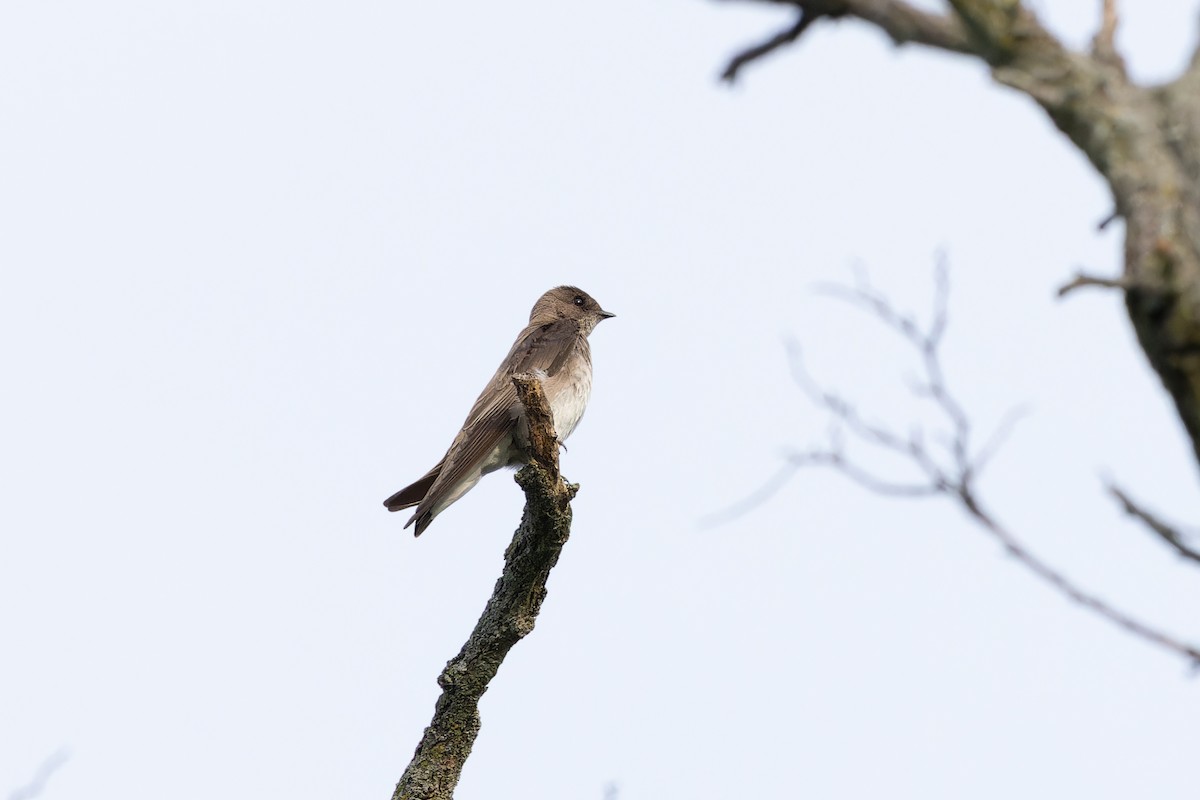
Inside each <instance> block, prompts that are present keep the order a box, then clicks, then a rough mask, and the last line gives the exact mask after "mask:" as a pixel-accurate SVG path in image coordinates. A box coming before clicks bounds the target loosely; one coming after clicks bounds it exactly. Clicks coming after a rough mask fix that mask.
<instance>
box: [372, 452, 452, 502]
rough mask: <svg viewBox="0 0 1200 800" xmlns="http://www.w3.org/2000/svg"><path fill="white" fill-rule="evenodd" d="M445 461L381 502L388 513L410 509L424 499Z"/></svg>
mask: <svg viewBox="0 0 1200 800" xmlns="http://www.w3.org/2000/svg"><path fill="white" fill-rule="evenodd" d="M445 462H446V459H444V458H443V459H442V460H441V461H439V462H438V463H437V466H435V467H434V468H433V469H431V470H429V472H426V473H425V475H424V476H422V477H421V478H420V479H419V480H416V481H414V482H412V483H410V484H409V485H408V486H405V487H404V488H403V489H401V490H400V491H398V492H396V493H395V494H394V495H392V496H391V497H389V498H388V499H387V500H384V501H383V504H384V505H385V506H387V510H388V511H399V510H400V509H402V508H410V507H411V506H415V505H416V504H417V503H419V502H421V501H422V500H424V499H425V495H426V494H428V493H429V487H431V486H433V482H434V481H436V480H437V476H438V473H439V472H441V471H442V465H443V464H444V463H445Z"/></svg>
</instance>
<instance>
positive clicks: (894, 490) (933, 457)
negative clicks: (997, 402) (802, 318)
mask: <svg viewBox="0 0 1200 800" xmlns="http://www.w3.org/2000/svg"><path fill="white" fill-rule="evenodd" d="M937 276H938V278H937V291H936V302H935V308H934V314H933V319H932V321H931V322H930V323H929V325H928V326H927V327H922V326H921V325H920V323H919V322H918V321H917V320H916V319H915V318H913V317H912V316H908V315H905V314H902V313H900V312H899V311H897V310H896V309H895V308H894V307H893V306H892V305H891V304H890V303H889V302H888V301H887V299H886V298H885V297H883V296H882V295H881V294H879V293H878V292H877V291H875V290H874V289H872V288H871V287H870V286H869V285H867V284H866V283H865V282H864V281H860V282H859V284H858V285H857V286H855V287H853V288H842V289H841V290H839V291H836V292H830V291H829V290H826V291H827V293H833V294H835V295H836V296H838V297H841V298H842V299H845V300H847V301H849V302H850V303H851V304H853V305H856V306H858V307H860V308H863V309H865V310H867V311H868V313H870V314H872V315H873V316H875V317H876V318H877V319H879V320H881V321H882V322H884V324H886V325H887V326H888V327H889V328H891V329H892V330H893V331H895V332H896V333H897V334H899V335H900V336H901V337H902V338H903V339H904V340H905V341H906V342H908V343H909V344H910V345H911V346H912V347H913V349H914V350H915V351H916V352H917V353H918V355H919V357H920V360H921V364H922V369H923V372H924V375H923V378H922V381H921V382H920V383H919V384H918V385H917V386H915V387H913V391H914V393H915V394H916V395H917V397H919V398H922V399H925V400H928V401H930V402H931V403H932V404H933V405H934V407H935V408H936V409H937V410H938V412H939V413H940V415H941V416H942V418H943V419H944V421H945V423H946V428H947V431H946V439H947V442H948V443H947V445H946V448H945V452H944V453H943V452H942V451H940V450H932V449H930V448H928V447H926V445H925V441H924V437H923V436H920V435H918V434H915V433H914V434H911V435H909V436H907V437H906V436H902V435H900V434H898V433H896V432H895V431H893V430H891V429H889V428H887V427H885V426H882V425H878V424H871V423H866V422H864V421H863V418H862V416H861V415H860V414H859V412H858V411H857V410H856V409H855V408H854V407H853V406H852V405H851V404H850V403H848V402H847V401H845V400H844V399H842V398H841V397H840V396H838V395H836V394H834V393H832V392H828V391H826V390H824V389H821V388H820V387H819V386H818V385H817V383H816V382H815V381H814V380H813V379H812V378H811V377H810V376H809V375H808V374H807V373H806V372H804V370H803V367H802V366H801V365H799V362H798V360H797V358H796V356H795V351H793V358H792V368H793V371H794V372H795V373H796V374H797V376H798V377H797V382H798V383H799V385H800V387H801V389H802V390H803V391H804V393H805V394H806V395H807V396H808V397H809V398H810V399H811V400H812V402H813V403H814V404H816V405H817V406H818V407H820V408H822V409H823V410H824V411H825V412H827V413H828V414H829V415H830V416H831V417H832V418H833V420H834V421H835V422H836V423H837V424H838V426H839V428H838V430H841V429H843V428H844V429H845V430H846V431H848V432H849V433H850V434H851V435H852V436H854V437H855V438H856V439H857V440H858V441H859V442H860V443H862V444H865V445H867V446H868V447H873V448H876V449H877V450H882V451H885V452H889V453H892V454H893V455H898V456H900V457H901V458H902V459H904V460H906V461H907V462H908V463H909V465H910V466H911V467H912V468H913V471H914V472H915V473H916V475H917V477H916V478H915V479H912V478H910V479H908V480H906V481H896V480H893V479H890V478H883V477H880V476H878V475H876V474H875V473H873V472H871V471H870V470H868V469H866V468H864V467H861V466H859V465H857V464H855V463H854V462H852V461H851V460H849V459H848V458H846V456H845V454H844V450H843V447H842V443H841V439H840V437H838V436H835V437H834V439H833V441H832V443H831V444H830V445H829V446H828V447H825V448H818V449H814V450H810V451H807V452H804V453H800V454H799V455H797V456H793V457H792V458H790V459H789V465H790V466H791V467H793V468H800V467H807V466H822V467H830V468H832V469H834V470H836V471H838V472H840V473H842V474H843V475H845V476H846V477H847V478H849V479H850V480H851V481H853V482H854V483H856V484H858V485H860V486H863V487H864V488H866V489H867V490H869V491H872V492H875V493H877V494H883V495H891V496H902V497H926V496H930V495H941V496H943V497H946V498H949V499H951V500H953V501H955V502H956V503H957V504H958V505H959V506H960V507H961V508H962V509H963V511H964V512H966V514H967V515H968V517H969V518H970V519H971V520H972V521H974V522H975V523H976V524H977V525H978V526H979V527H980V528H982V529H983V530H984V531H985V532H987V533H988V534H989V535H990V536H991V537H992V538H993V539H995V540H996V541H997V542H999V543H1000V545H1001V546H1002V547H1003V548H1004V550H1005V551H1006V552H1007V553H1008V554H1009V555H1010V556H1012V557H1013V558H1014V559H1015V560H1016V561H1017V563H1019V564H1020V565H1021V566H1023V567H1025V568H1026V569H1027V570H1028V571H1029V572H1031V573H1032V574H1034V575H1035V576H1037V577H1038V578H1040V579H1041V580H1042V581H1043V582H1045V583H1047V584H1049V585H1050V586H1051V587H1053V588H1054V589H1056V590H1057V591H1058V592H1060V593H1061V594H1063V595H1065V596H1066V597H1067V598H1069V599H1070V600H1072V601H1073V602H1075V603H1078V604H1079V605H1081V606H1083V607H1084V608H1087V609H1088V610H1090V611H1092V612H1094V613H1096V614H1099V615H1100V616H1101V617H1103V618H1104V619H1106V620H1108V621H1109V622H1111V623H1113V624H1114V625H1117V626H1118V627H1120V628H1121V629H1123V630H1124V631H1126V632H1127V633H1130V634H1133V635H1134V636H1137V637H1139V638H1141V639H1142V640H1144V641H1147V642H1150V643H1152V644H1155V645H1157V646H1159V647H1163V648H1166V649H1167V650H1170V651H1172V652H1174V653H1176V654H1178V655H1182V656H1184V657H1186V658H1187V659H1189V660H1190V661H1191V662H1192V663H1193V664H1195V665H1198V666H1200V648H1197V647H1196V646H1195V645H1192V644H1189V643H1187V642H1184V641H1182V640H1180V639H1177V638H1175V637H1173V636H1170V635H1169V634H1166V633H1164V632H1163V631H1161V630H1158V629H1157V628H1155V627H1153V626H1151V625H1148V624H1146V623H1144V622H1142V621H1140V620H1138V619H1136V618H1134V617H1133V616H1131V615H1129V614H1127V613H1125V612H1124V611H1121V610H1119V609H1117V608H1116V607H1114V606H1113V605H1111V604H1109V603H1107V602H1106V601H1104V600H1101V599H1100V598H1099V597H1097V596H1096V595H1094V594H1092V593H1090V592H1087V591H1085V590H1084V589H1082V588H1081V587H1080V586H1078V585H1077V584H1075V583H1074V582H1073V581H1071V580H1070V579H1069V578H1067V577H1066V576H1065V575H1064V574H1063V573H1061V572H1059V571H1058V570H1056V569H1055V568H1053V567H1051V566H1050V565H1049V564H1047V563H1046V562H1045V561H1043V560H1042V559H1041V558H1039V557H1038V556H1037V555H1035V554H1034V553H1033V552H1032V551H1031V550H1029V549H1028V548H1027V547H1026V546H1025V545H1024V544H1023V543H1022V542H1021V541H1020V540H1019V539H1018V538H1017V537H1016V536H1014V535H1013V533H1012V532H1011V531H1009V530H1008V529H1007V528H1005V527H1004V526H1003V525H1002V524H1001V523H1000V522H999V521H998V520H997V519H996V517H995V516H993V515H992V514H991V513H990V512H988V511H987V510H986V509H985V508H984V506H983V503H982V501H981V500H980V498H979V496H978V494H977V489H976V482H977V480H978V478H979V474H980V472H981V470H982V468H983V466H984V464H985V463H986V462H987V460H988V459H989V458H990V457H991V456H992V455H994V454H995V452H996V450H997V448H998V447H999V442H1000V441H1001V439H1002V438H1003V436H1004V435H1005V434H1006V433H1007V432H1008V431H1009V430H1010V429H1011V427H1012V424H1013V422H1014V417H1013V416H1012V415H1011V414H1010V415H1009V416H1008V417H1007V418H1006V419H1005V420H1004V421H1002V422H1001V424H1000V426H999V427H998V428H997V431H996V432H995V433H993V434H992V436H991V437H989V439H988V441H987V442H986V443H985V444H984V445H983V446H982V447H981V448H979V449H976V448H974V446H973V445H972V441H971V440H972V436H971V433H972V432H971V425H970V421H969V419H968V417H967V415H966V413H965V411H964V410H963V409H962V407H961V405H960V404H959V403H958V402H957V401H956V400H955V398H954V396H953V395H952V394H951V392H950V390H949V388H948V386H947V383H946V379H945V375H944V372H943V370H942V366H941V357H940V352H939V346H940V343H941V339H942V336H943V333H944V331H945V328H946V319H947V316H946V295H947V291H948V290H947V285H948V284H947V281H946V278H945V268H944V265H941V264H939V269H938V273H937ZM1113 492H1114V494H1116V496H1117V497H1118V499H1121V500H1122V502H1123V503H1125V504H1126V510H1129V511H1130V513H1133V514H1135V515H1136V516H1138V517H1140V518H1141V519H1142V520H1143V522H1145V523H1146V524H1147V525H1149V526H1150V527H1151V529H1152V530H1154V531H1155V532H1156V533H1157V534H1158V535H1160V536H1162V537H1163V538H1164V539H1166V540H1167V541H1168V542H1170V543H1171V544H1172V545H1173V546H1175V547H1176V549H1181V548H1182V547H1183V545H1182V544H1181V538H1180V536H1179V534H1178V532H1177V531H1175V530H1174V529H1173V528H1170V527H1169V526H1166V525H1165V524H1164V523H1162V522H1161V521H1159V520H1157V519H1156V518H1154V517H1152V516H1150V515H1149V514H1148V513H1147V512H1145V511H1143V510H1141V509H1139V508H1137V507H1136V506H1134V505H1133V504H1132V503H1131V502H1130V501H1129V500H1128V498H1126V497H1124V496H1123V495H1121V494H1119V493H1118V492H1119V490H1115V489H1113ZM1184 549H1186V548H1184ZM1181 552H1182V550H1181ZM1188 553H1190V554H1191V555H1192V556H1193V557H1195V556H1196V555H1197V554H1195V553H1192V552H1191V551H1188Z"/></svg>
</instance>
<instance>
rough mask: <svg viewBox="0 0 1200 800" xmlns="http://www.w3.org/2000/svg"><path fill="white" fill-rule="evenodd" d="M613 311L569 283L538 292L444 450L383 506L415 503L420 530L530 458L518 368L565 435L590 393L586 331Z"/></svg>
mask: <svg viewBox="0 0 1200 800" xmlns="http://www.w3.org/2000/svg"><path fill="white" fill-rule="evenodd" d="M612 316H615V315H614V314H610V313H608V312H607V311H605V310H604V309H602V308H601V307H600V304H599V303H597V302H596V301H595V300H593V299H592V298H591V296H589V295H588V293H587V292H584V291H583V290H581V289H576V288H575V287H574V286H559V287H557V288H554V289H551V290H550V291H548V292H546V293H545V294H544V295H542V296H541V297H540V298H538V301H537V303H535V304H534V306H533V311H532V312H531V313H530V314H529V324H528V325H527V326H526V327H525V330H523V331H521V334H520V335H519V336H518V337H517V341H516V343H515V344H513V346H512V349H511V350H509V351H508V355H507V356H505V358H504V363H502V364H501V365H500V369H498V370H496V374H495V375H493V376H492V379H491V380H490V381H489V382H488V385H487V386H486V387H485V388H484V390H483V392H482V393H481V394H480V395H479V399H478V400H476V401H475V405H473V406H472V407H471V413H470V414H467V420H466V422H464V423H463V426H462V430H461V431H459V432H458V435H457V436H455V437H454V442H453V444H451V445H450V449H449V450H447V451H446V455H444V456H442V460H441V461H439V462H438V463H437V465H436V466H435V467H434V468H433V469H431V470H429V472H427V473H426V474H425V476H424V477H423V478H421V479H420V480H418V481H417V482H416V483H414V484H412V485H411V486H407V487H405V488H404V489H401V490H400V491H398V492H396V493H395V494H394V495H392V496H391V497H389V498H388V499H387V500H384V501H383V504H384V505H385V506H387V510H388V511H399V510H400V509H402V508H409V507H411V506H416V507H417V510H416V511H415V512H414V513H413V515H412V517H411V518H410V519H409V520H408V522H407V523H405V525H404V527H406V528H407V527H408V526H409V525H412V524H413V523H414V522H415V523H417V529H416V531H415V535H417V536H420V535H421V533H422V532H424V530H425V529H426V528H428V527H429V523H431V522H433V518H434V517H436V516H437V515H438V514H440V513H442V512H443V511H445V510H446V507H447V506H449V505H450V504H451V503H453V502H454V501H455V500H457V499H458V498H460V497H462V496H463V495H464V494H466V493H467V492H468V491H470V490H471V487H473V486H474V485H475V484H476V483H478V482H479V479H480V478H481V477H483V476H484V475H486V474H487V473H489V472H495V471H496V470H498V469H500V468H501V467H511V466H518V465H521V464H525V463H527V462H528V460H529V454H528V448H529V427H528V425H527V424H526V422H525V408H524V407H523V406H522V405H521V403H520V401H519V400H517V391H516V389H515V388H514V387H513V383H512V376H513V375H516V374H518V373H521V372H532V373H534V374H536V375H538V376H540V377H541V379H542V388H543V390H544V391H545V393H546V400H547V402H548V403H549V404H550V411H551V413H552V414H553V416H554V431H555V433H557V434H558V440H559V441H560V442H561V441H565V440H566V438H567V437H568V436H570V435H571V432H572V431H573V430H575V426H576V425H578V424H579V420H580V418H581V417H583V410H584V409H585V408H586V407H587V401H588V396H589V395H590V394H591V392H592V351H591V349H590V348H589V347H588V340H587V337H588V334H589V333H591V332H592V330H593V329H594V328H595V327H596V325H597V324H599V322H600V320H603V319H608V318H609V317H612Z"/></svg>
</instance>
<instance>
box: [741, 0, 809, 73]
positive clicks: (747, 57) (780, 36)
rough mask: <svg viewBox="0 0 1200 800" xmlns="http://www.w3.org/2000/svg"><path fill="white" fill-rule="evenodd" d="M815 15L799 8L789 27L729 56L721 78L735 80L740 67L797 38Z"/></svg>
mask: <svg viewBox="0 0 1200 800" xmlns="http://www.w3.org/2000/svg"><path fill="white" fill-rule="evenodd" d="M817 16H818V15H817V14H814V13H812V12H810V11H808V10H807V9H801V10H800V16H799V17H797V18H796V21H795V23H793V24H792V25H791V26H790V27H788V28H785V29H784V30H782V31H780V32H779V33H777V34H775V35H774V36H772V37H771V38H770V39H767V40H766V41H765V42H762V43H761V44H756V45H754V46H752V47H747V48H746V49H745V50H743V51H742V52H740V53H738V54H737V55H736V56H734V57H733V58H731V59H730V60H729V64H727V65H726V67H725V70H724V71H723V72H722V73H721V80H723V81H725V82H726V83H734V82H736V81H737V76H738V72H739V71H740V70H741V68H742V67H744V66H746V65H747V64H749V63H750V62H751V61H757V60H758V59H760V58H762V57H763V56H765V55H767V54H769V53H773V52H774V51H776V50H778V49H779V48H781V47H784V46H785V45H789V44H791V43H792V42H794V41H796V40H797V39H799V38H800V34H802V33H804V31H805V30H806V29H807V28H808V26H809V25H811V24H813V22H814V21H815V20H816V19H817Z"/></svg>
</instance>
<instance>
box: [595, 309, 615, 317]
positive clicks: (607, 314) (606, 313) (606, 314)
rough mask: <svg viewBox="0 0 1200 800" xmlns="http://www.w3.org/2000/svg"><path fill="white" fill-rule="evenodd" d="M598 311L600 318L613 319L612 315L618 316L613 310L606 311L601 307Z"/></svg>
mask: <svg viewBox="0 0 1200 800" xmlns="http://www.w3.org/2000/svg"><path fill="white" fill-rule="evenodd" d="M598 313H599V314H600V319H611V318H612V317H615V316H616V314H614V313H612V312H611V311H605V310H604V309H600V311H599V312H598Z"/></svg>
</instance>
